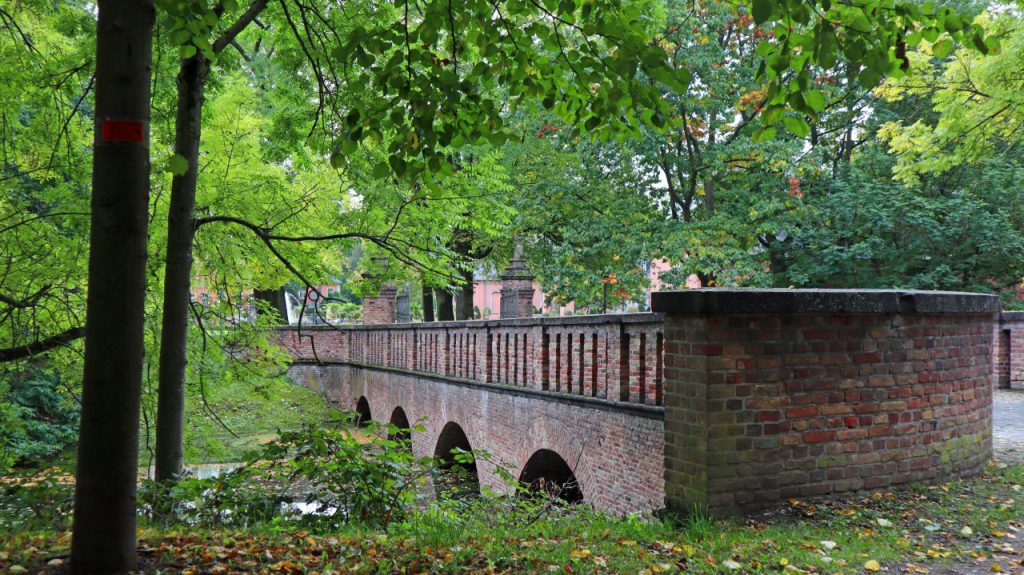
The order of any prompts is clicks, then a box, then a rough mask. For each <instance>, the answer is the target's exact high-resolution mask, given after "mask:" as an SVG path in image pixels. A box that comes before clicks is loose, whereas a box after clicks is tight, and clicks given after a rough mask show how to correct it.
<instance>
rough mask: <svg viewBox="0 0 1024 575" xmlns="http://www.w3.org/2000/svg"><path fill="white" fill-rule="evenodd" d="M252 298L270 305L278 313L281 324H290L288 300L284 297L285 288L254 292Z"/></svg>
mask: <svg viewBox="0 0 1024 575" xmlns="http://www.w3.org/2000/svg"><path fill="white" fill-rule="evenodd" d="M252 297H253V298H254V299H258V300H260V301H265V302H267V303H268V304H270V307H272V308H273V309H274V311H276V312H277V313H278V319H279V320H280V321H281V324H282V325H287V324H288V298H287V297H286V296H285V295H284V288H277V289H267V290H262V289H258V290H253V292H252Z"/></svg>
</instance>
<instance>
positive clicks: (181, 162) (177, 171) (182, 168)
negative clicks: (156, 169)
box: [167, 154, 188, 176]
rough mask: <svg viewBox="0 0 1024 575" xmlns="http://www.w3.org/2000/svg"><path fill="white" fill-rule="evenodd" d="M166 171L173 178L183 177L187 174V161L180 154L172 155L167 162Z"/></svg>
mask: <svg viewBox="0 0 1024 575" xmlns="http://www.w3.org/2000/svg"><path fill="white" fill-rule="evenodd" d="M167 171H168V172H170V173H172V174H174V175H175V176H184V175H185V173H186V172H188V160H186V159H185V156H182V155H181V154H174V155H173V156H171V157H170V158H168V160H167Z"/></svg>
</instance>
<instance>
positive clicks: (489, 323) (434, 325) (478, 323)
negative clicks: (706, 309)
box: [276, 313, 664, 331]
mask: <svg viewBox="0 0 1024 575" xmlns="http://www.w3.org/2000/svg"><path fill="white" fill-rule="evenodd" d="M663 319H664V318H663V316H662V315H661V314H660V313H615V314H612V313H609V314H594V315H573V316H566V317H544V316H536V317H521V318H514V319H486V320H484V319H474V320H469V321H433V322H410V323H385V324H368V325H356V324H351V325H303V326H302V330H303V331H307V330H309V331H331V330H335V331H349V330H369V329H377V330H390V329H462V328H485V327H533V326H541V325H542V326H556V327H557V326H575V325H585V326H590V325H601V324H634V323H659V322H661V321H662V320H663ZM298 328H299V326H297V325H282V326H278V327H277V328H276V329H278V330H281V331H289V330H290V331H294V330H297V329H298Z"/></svg>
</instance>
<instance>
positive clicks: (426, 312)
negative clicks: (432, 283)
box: [420, 286, 434, 321]
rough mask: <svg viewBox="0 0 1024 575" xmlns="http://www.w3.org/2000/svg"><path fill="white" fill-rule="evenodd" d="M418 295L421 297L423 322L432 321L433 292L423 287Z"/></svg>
mask: <svg viewBox="0 0 1024 575" xmlns="http://www.w3.org/2000/svg"><path fill="white" fill-rule="evenodd" d="M420 293H421V294H422V297H423V321H434V290H432V289H430V288H428V287H427V286H423V287H422V288H421V292H420Z"/></svg>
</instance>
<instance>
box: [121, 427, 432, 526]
mask: <svg viewBox="0 0 1024 575" xmlns="http://www.w3.org/2000/svg"><path fill="white" fill-rule="evenodd" d="M350 416H351V418H353V419H354V417H355V416H354V414H350ZM432 468H433V461H432V460H431V459H430V458H417V457H415V456H413V455H412V452H411V449H410V448H409V440H408V439H405V438H404V437H403V434H400V433H399V429H398V428H397V427H395V426H393V425H380V424H377V423H372V422H371V423H370V424H369V425H368V426H366V427H363V428H360V429H359V430H355V429H352V428H351V427H349V428H345V429H330V428H322V427H315V426H312V425H309V426H306V427H305V428H303V429H302V430H300V431H294V432H286V433H282V434H281V435H280V437H279V438H278V439H277V440H276V441H273V442H271V443H268V444H267V445H265V446H264V447H263V448H262V449H260V450H258V451H256V452H254V453H252V454H250V455H249V456H248V458H247V460H246V462H245V464H244V465H242V466H240V467H238V468H236V469H234V470H231V471H229V472H227V473H224V474H221V475H218V476H216V477H211V478H206V479H197V478H192V477H187V478H183V479H181V480H180V481H179V482H178V483H177V484H175V485H174V486H173V487H172V488H171V489H170V491H167V490H166V489H164V488H162V487H161V486H159V485H156V484H155V483H153V482H146V484H145V485H144V487H143V490H142V493H141V494H140V502H141V504H142V507H143V513H144V514H145V515H147V516H148V517H149V518H150V519H152V520H155V521H157V522H171V521H180V522H184V523H187V524H192V525H198V526H210V527H247V526H249V525H252V524H255V523H275V524H279V525H282V526H286V527H287V528H294V527H303V528H306V529H311V530H315V531H330V530H335V529H337V528H338V527H339V526H341V525H345V524H353V523H355V524H364V525H372V526H383V525H387V524H388V523H390V522H392V521H396V520H401V519H403V518H405V516H406V514H407V513H408V510H409V507H410V505H411V504H412V503H413V502H414V500H415V498H416V494H417V492H418V489H417V483H418V482H419V481H423V480H424V478H426V477H428V476H429V474H430V472H431V469H432Z"/></svg>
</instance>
